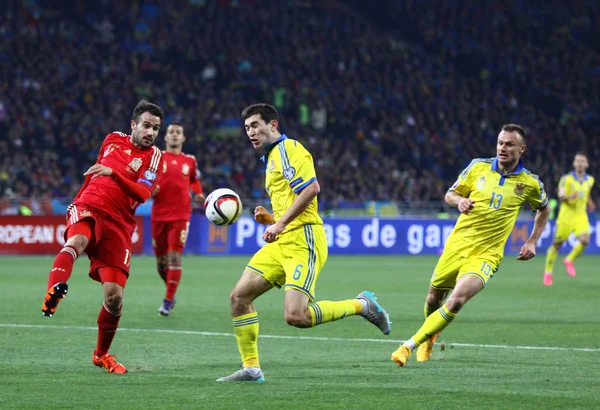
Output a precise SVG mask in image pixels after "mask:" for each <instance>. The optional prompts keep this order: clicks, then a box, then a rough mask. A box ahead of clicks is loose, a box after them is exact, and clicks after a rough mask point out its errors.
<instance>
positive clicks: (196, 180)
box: [190, 157, 204, 195]
mask: <svg viewBox="0 0 600 410" xmlns="http://www.w3.org/2000/svg"><path fill="white" fill-rule="evenodd" d="M190 189H191V190H192V192H193V193H194V194H196V195H201V194H204V191H203V190H202V183H201V182H200V171H199V170H198V162H196V158H194V157H192V172H190Z"/></svg>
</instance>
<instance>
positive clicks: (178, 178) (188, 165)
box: [152, 151, 202, 221]
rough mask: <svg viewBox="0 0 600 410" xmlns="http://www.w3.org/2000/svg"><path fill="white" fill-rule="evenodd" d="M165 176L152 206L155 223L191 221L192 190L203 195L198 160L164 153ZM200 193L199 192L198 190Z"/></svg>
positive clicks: (190, 156) (161, 179)
mask: <svg viewBox="0 0 600 410" xmlns="http://www.w3.org/2000/svg"><path fill="white" fill-rule="evenodd" d="M162 159H163V166H162V170H163V174H162V175H161V177H160V182H159V185H160V188H159V190H158V193H157V194H156V196H155V197H154V204H153V205H152V220H153V221H180V220H185V221H187V220H189V219H190V216H191V214H192V197H191V194H190V189H193V190H194V192H196V193H202V186H201V185H200V181H199V179H198V171H197V168H198V166H197V163H196V158H194V156H193V155H187V154H184V153H181V154H171V153H169V152H166V151H163V153H162ZM196 187H200V188H199V192H198V188H196Z"/></svg>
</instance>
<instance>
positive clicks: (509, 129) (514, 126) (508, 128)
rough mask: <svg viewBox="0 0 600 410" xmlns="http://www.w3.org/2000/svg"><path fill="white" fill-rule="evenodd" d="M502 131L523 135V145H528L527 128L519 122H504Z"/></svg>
mask: <svg viewBox="0 0 600 410" xmlns="http://www.w3.org/2000/svg"><path fill="white" fill-rule="evenodd" d="M502 131H506V132H516V133H517V134H519V135H520V136H521V140H522V141H523V145H527V133H526V132H525V128H523V127H521V126H520V125H517V124H504V125H503V126H502Z"/></svg>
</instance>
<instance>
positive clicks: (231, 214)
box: [204, 188, 242, 226]
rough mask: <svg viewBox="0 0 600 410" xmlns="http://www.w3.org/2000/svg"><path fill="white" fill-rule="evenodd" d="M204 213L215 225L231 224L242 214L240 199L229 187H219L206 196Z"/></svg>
mask: <svg viewBox="0 0 600 410" xmlns="http://www.w3.org/2000/svg"><path fill="white" fill-rule="evenodd" d="M204 213H205V214H206V217H207V218H208V220H209V221H211V222H212V223H214V224H215V225H219V226H223V225H231V224H232V223H234V222H235V221H237V220H238V219H239V217H240V216H241V215H242V201H241V199H240V197H239V196H238V194H236V193H235V192H233V191H232V190H231V189H229V188H219V189H216V190H214V191H213V192H211V193H210V195H209V196H207V197H206V201H204Z"/></svg>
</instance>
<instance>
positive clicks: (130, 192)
mask: <svg viewBox="0 0 600 410" xmlns="http://www.w3.org/2000/svg"><path fill="white" fill-rule="evenodd" d="M110 177H111V178H112V179H114V180H115V182H116V183H117V184H119V186H120V187H121V188H122V189H123V191H125V193H126V194H127V196H128V197H130V198H131V199H133V200H134V201H137V202H139V203H141V204H143V203H144V202H146V201H147V200H148V199H150V196H151V195H152V190H151V189H150V188H148V187H147V186H146V185H143V184H141V183H138V182H133V181H130V180H128V179H127V178H125V177H124V176H123V175H121V174H119V173H118V172H117V171H115V170H113V172H112V174H111V175H110Z"/></svg>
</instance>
